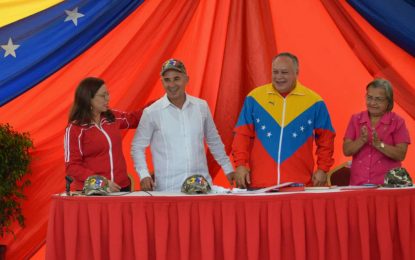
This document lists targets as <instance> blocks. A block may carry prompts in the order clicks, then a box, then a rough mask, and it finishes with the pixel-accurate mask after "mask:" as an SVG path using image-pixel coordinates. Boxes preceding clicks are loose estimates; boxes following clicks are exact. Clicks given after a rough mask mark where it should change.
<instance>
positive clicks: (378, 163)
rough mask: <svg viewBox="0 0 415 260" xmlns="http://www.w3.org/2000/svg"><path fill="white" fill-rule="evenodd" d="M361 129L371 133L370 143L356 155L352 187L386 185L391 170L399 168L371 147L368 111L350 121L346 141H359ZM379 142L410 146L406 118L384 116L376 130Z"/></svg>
mask: <svg viewBox="0 0 415 260" xmlns="http://www.w3.org/2000/svg"><path fill="white" fill-rule="evenodd" d="M362 126H366V127H367V129H368V137H369V138H368V142H367V143H366V144H365V145H364V146H363V147H362V148H361V149H360V151H358V152H357V153H355V154H354V155H353V161H352V167H351V175H350V185H363V184H368V183H371V184H383V181H384V176H385V174H386V173H387V172H388V171H389V170H390V169H392V168H395V167H400V166H401V162H400V161H395V160H392V159H390V158H389V157H387V156H386V155H384V154H383V153H381V152H379V151H378V150H376V148H374V147H373V146H372V132H373V130H372V127H371V124H370V118H369V113H368V112H367V111H363V112H360V113H358V114H355V115H353V116H352V118H351V119H350V122H349V125H348V127H347V130H346V134H345V136H344V139H351V140H353V141H354V140H356V139H357V138H358V137H359V136H360V131H361V128H362ZM375 130H376V132H377V134H378V137H379V139H380V140H382V142H383V143H385V144H388V145H396V144H400V143H408V144H409V143H410V142H411V141H410V138H409V132H408V129H407V128H406V125H405V121H404V120H403V118H401V117H400V116H398V115H397V114H395V113H394V112H387V113H385V114H384V115H383V116H382V118H381V119H380V120H379V122H378V124H377V125H376V127H375Z"/></svg>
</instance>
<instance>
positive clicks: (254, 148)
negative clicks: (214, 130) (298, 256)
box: [232, 53, 335, 188]
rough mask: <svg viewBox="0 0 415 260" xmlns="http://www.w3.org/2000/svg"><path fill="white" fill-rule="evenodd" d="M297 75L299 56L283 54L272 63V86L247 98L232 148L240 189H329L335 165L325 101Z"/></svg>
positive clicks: (332, 132) (254, 91) (332, 130)
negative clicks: (293, 186)
mask: <svg viewBox="0 0 415 260" xmlns="http://www.w3.org/2000/svg"><path fill="white" fill-rule="evenodd" d="M297 76H298V59H297V57H296V56H294V55H293V54H291V53H280V54H279V55H277V56H276V57H275V58H274V59H273V62H272V83H269V84H266V85H263V86H260V87H257V88H255V89H254V90H252V91H251V92H250V93H249V94H248V96H247V97H246V99H245V101H244V104H243V107H242V110H241V113H240V115H239V118H238V122H237V124H236V126H235V129H234V132H235V136H234V140H233V144H232V150H233V158H234V161H235V166H236V171H235V175H234V176H233V180H234V181H235V184H236V186H237V187H240V188H246V187H250V188H262V187H268V186H272V185H276V184H280V183H283V182H289V181H292V182H301V183H304V184H306V185H314V186H321V185H325V183H326V180H327V176H326V173H327V172H328V171H329V169H330V167H331V166H332V165H333V163H334V160H333V150H334V137H335V132H334V129H333V127H332V124H331V120H330V116H329V113H328V111H327V107H326V105H325V103H324V101H323V100H322V98H321V97H320V96H319V95H318V94H316V93H315V92H314V91H312V90H310V89H308V88H306V87H305V86H303V85H302V84H301V83H300V82H299V81H297ZM313 142H315V144H316V146H317V149H316V163H317V167H316V168H317V169H316V170H314V158H313Z"/></svg>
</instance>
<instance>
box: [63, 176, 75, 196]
mask: <svg viewBox="0 0 415 260" xmlns="http://www.w3.org/2000/svg"><path fill="white" fill-rule="evenodd" d="M65 181H66V195H67V196H71V183H72V182H73V179H72V177H71V176H68V175H66V176H65Z"/></svg>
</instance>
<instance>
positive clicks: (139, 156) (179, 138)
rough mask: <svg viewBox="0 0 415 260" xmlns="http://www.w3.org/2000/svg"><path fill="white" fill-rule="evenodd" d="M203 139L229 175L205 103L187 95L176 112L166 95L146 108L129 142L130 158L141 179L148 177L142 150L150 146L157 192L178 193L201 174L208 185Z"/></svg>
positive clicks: (218, 137) (214, 127) (218, 138)
mask: <svg viewBox="0 0 415 260" xmlns="http://www.w3.org/2000/svg"><path fill="white" fill-rule="evenodd" d="M204 140H206V143H207V145H208V147H209V150H210V152H211V153H212V155H213V157H214V158H215V160H216V161H217V162H218V163H219V164H220V165H221V167H222V169H223V171H224V172H225V173H226V174H228V173H230V172H232V171H233V166H232V164H231V162H230V160H229V157H228V156H227V155H226V152H225V149H224V145H223V143H222V140H221V138H220V136H219V134H218V131H217V129H216V126H215V123H214V122H213V119H212V115H211V113H210V110H209V107H208V105H207V103H206V101H205V100H202V99H199V98H196V97H193V96H190V95H187V94H186V101H185V103H184V105H183V107H182V109H179V108H178V107H176V106H174V105H173V104H171V103H170V101H169V100H168V98H167V95H164V96H163V97H162V98H161V99H159V100H157V101H156V102H154V103H153V104H152V105H151V106H149V107H147V108H146V109H145V110H144V112H143V115H142V117H141V120H140V124H139V126H138V128H137V130H136V132H135V136H134V139H133V142H132V147H131V155H132V157H133V160H134V165H135V169H136V171H137V172H138V173H139V175H140V178H141V179H143V178H145V177H149V176H150V174H149V171H148V167H147V163H146V155H145V149H146V148H147V147H148V146H149V145H150V147H151V155H152V160H153V165H154V175H155V183H156V189H155V190H157V191H171V192H178V191H180V189H181V185H182V183H183V181H184V180H185V179H186V178H187V177H188V176H191V175H194V174H200V175H203V176H204V177H205V178H206V179H207V180H208V181H209V183H210V184H212V179H211V177H210V175H209V172H208V167H207V160H206V154H205V145H204Z"/></svg>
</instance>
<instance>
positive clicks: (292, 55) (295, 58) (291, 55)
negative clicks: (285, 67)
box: [272, 52, 300, 73]
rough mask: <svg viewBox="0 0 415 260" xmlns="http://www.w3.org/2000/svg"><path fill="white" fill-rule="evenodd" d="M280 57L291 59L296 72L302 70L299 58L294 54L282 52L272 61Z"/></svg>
mask: <svg viewBox="0 0 415 260" xmlns="http://www.w3.org/2000/svg"><path fill="white" fill-rule="evenodd" d="M278 57H287V58H290V59H291V60H292V62H293V64H294V68H295V70H296V72H297V73H298V71H299V69H300V63H299V62H298V58H297V56H295V55H294V54H292V53H290V52H281V53H279V54H278V55H276V56H275V57H274V58H273V59H272V61H274V60H275V59H276V58H278Z"/></svg>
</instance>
